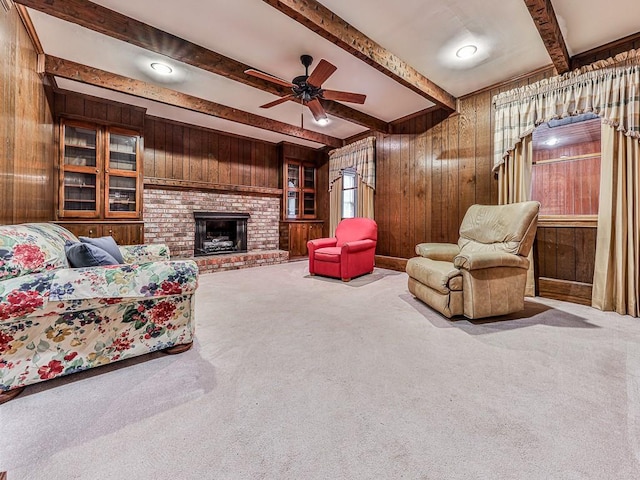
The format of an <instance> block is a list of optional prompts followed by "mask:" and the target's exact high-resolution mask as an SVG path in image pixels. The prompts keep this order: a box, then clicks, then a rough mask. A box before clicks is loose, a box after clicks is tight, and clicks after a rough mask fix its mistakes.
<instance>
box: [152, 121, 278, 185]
mask: <svg viewBox="0 0 640 480" xmlns="http://www.w3.org/2000/svg"><path fill="white" fill-rule="evenodd" d="M144 139H145V145H144V176H145V177H154V178H162V179H169V180H185V181H193V182H207V183H211V184H223V185H244V186H252V187H269V188H278V179H279V161H278V155H277V147H276V145H274V144H272V143H266V142H262V141H258V140H251V139H248V138H245V137H238V136H232V135H225V134H223V133H220V132H216V131H214V130H208V129H205V128H201V127H196V126H192V125H185V124H181V123H177V122H171V121H168V120H163V119H160V118H155V117H147V118H146V121H145V128H144Z"/></svg>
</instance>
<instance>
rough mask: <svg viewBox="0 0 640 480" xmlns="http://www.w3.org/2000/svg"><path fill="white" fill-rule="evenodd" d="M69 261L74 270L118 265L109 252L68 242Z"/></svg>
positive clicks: (66, 250) (88, 244)
mask: <svg viewBox="0 0 640 480" xmlns="http://www.w3.org/2000/svg"><path fill="white" fill-rule="evenodd" d="M64 249H65V252H66V253H67V259H68V260H69V263H70V264H71V266H72V267H73V268H82V267H99V266H105V265H118V264H119V263H118V261H117V260H116V259H115V258H113V257H112V256H111V254H109V252H106V251H104V250H103V249H101V248H99V247H96V246H95V245H92V244H90V243H82V242H75V243H74V242H67V244H66V245H65V247H64Z"/></svg>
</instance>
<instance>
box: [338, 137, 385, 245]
mask: <svg viewBox="0 0 640 480" xmlns="http://www.w3.org/2000/svg"><path fill="white" fill-rule="evenodd" d="M375 140H376V138H375V137H367V138H364V139H362V140H359V141H357V142H354V143H351V144H349V145H347V146H345V147H342V148H338V149H336V150H331V151H330V152H329V192H330V194H329V203H330V205H329V210H330V211H329V215H330V219H329V231H330V234H331V236H333V235H334V233H335V231H336V227H337V226H338V223H339V222H340V219H341V213H342V212H341V208H342V203H341V202H342V172H343V171H344V170H345V169H347V168H352V169H354V170H355V172H356V176H357V179H358V201H357V202H356V216H358V217H366V218H374V215H373V192H374V190H375V188H376V150H375Z"/></svg>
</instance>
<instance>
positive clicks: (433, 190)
mask: <svg viewBox="0 0 640 480" xmlns="http://www.w3.org/2000/svg"><path fill="white" fill-rule="evenodd" d="M552 75H553V68H551V67H548V68H545V69H542V70H539V71H537V72H533V73H531V74H529V75H526V76H523V77H521V78H517V79H514V80H512V81H509V82H505V83H503V84H500V85H497V86H494V87H492V88H490V89H485V90H482V91H479V92H477V93H474V94H472V95H468V96H466V97H462V98H461V99H460V107H459V111H458V112H457V113H455V114H453V115H451V116H450V117H448V118H446V119H444V120H442V119H441V118H440V117H438V116H439V115H441V113H440V112H439V111H437V110H436V111H431V112H427V113H425V114H424V115H423V116H421V117H420V116H418V117H414V118H411V119H409V120H407V125H402V124H398V125H394V131H395V132H402V131H403V128H404V129H406V130H408V131H411V132H414V131H417V130H418V129H419V128H420V126H422V125H424V127H425V128H427V130H426V131H425V132H424V133H419V134H413V133H412V134H392V135H384V134H376V155H377V159H376V165H377V166H376V193H375V212H376V213H375V215H376V221H377V222H378V248H377V254H378V255H386V256H392V257H401V258H410V257H412V256H414V255H415V253H414V248H415V245H416V244H417V243H420V242H452V243H455V242H457V240H458V229H459V227H460V222H461V221H462V217H463V216H464V214H465V213H466V211H467V209H468V208H469V206H470V205H472V204H474V203H482V204H495V203H497V192H498V190H497V181H496V179H495V177H494V175H493V173H492V167H493V160H492V159H493V122H494V111H493V108H492V104H491V100H492V97H493V96H494V95H496V94H498V93H500V92H503V91H506V90H510V89H512V88H516V87H520V86H523V85H527V84H529V83H533V82H537V81H539V80H541V79H543V78H547V77H550V76H552ZM362 136H364V135H361V136H359V138H360V137H362ZM354 139H355V138H354Z"/></svg>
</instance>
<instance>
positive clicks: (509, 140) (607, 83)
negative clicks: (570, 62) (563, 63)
mask: <svg viewBox="0 0 640 480" xmlns="http://www.w3.org/2000/svg"><path fill="white" fill-rule="evenodd" d="M493 103H494V105H495V109H496V114H495V120H496V123H495V131H494V135H495V138H494V140H495V141H494V145H495V150H494V170H497V168H498V167H499V165H501V164H502V163H503V162H504V160H505V159H506V158H507V157H508V156H509V155H511V154H512V153H513V150H514V148H515V147H516V145H517V144H518V143H519V142H520V140H521V139H522V138H524V137H525V136H527V135H528V134H530V133H532V132H533V130H534V128H535V127H536V126H538V125H539V124H541V123H544V122H548V121H549V120H553V119H556V118H564V117H567V116H570V115H578V114H581V113H586V112H592V113H595V114H596V115H598V116H600V117H602V122H603V123H605V124H608V125H611V126H613V127H615V128H616V129H617V130H618V131H621V132H623V133H624V134H625V135H626V136H628V137H635V138H640V49H638V50H630V51H629V52H624V53H621V54H619V55H616V56H615V57H614V58H610V59H608V60H601V61H598V62H595V63H593V64H591V65H588V66H586V67H583V68H581V69H579V70H575V71H573V72H569V73H566V74H564V75H561V76H557V77H553V78H547V79H544V80H540V81H539V82H536V83H533V84H531V85H525V86H524V87H520V88H516V89H513V90H510V91H508V92H503V93H500V94H498V95H496V96H495V97H494V98H493Z"/></svg>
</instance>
